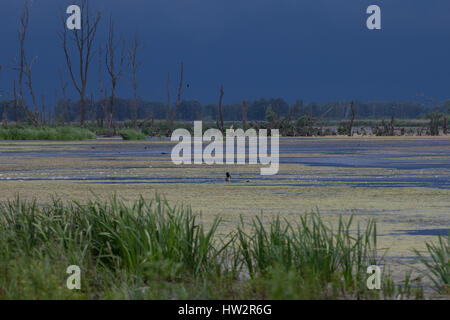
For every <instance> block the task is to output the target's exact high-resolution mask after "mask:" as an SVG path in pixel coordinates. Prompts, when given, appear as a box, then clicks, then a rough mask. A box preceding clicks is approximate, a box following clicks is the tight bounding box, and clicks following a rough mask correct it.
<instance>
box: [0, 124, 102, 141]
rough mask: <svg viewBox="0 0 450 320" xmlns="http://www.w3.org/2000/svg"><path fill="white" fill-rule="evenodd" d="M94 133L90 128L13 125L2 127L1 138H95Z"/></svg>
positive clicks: (0, 129)
mask: <svg viewBox="0 0 450 320" xmlns="http://www.w3.org/2000/svg"><path fill="white" fill-rule="evenodd" d="M95 138H96V136H95V134H94V133H92V132H91V131H89V130H88V129H84V128H78V127H72V126H61V127H46V126H41V127H33V126H11V127H3V128H0V140H57V141H75V140H87V139H95Z"/></svg>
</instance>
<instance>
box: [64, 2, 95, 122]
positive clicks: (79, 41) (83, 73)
mask: <svg viewBox="0 0 450 320" xmlns="http://www.w3.org/2000/svg"><path fill="white" fill-rule="evenodd" d="M81 14H82V19H81V21H82V22H81V30H77V29H75V30H74V31H73V37H72V38H71V40H72V42H74V43H75V46H76V48H77V51H78V54H77V58H78V60H79V74H77V75H75V71H74V68H73V65H72V59H71V56H70V54H69V52H70V48H69V47H68V37H67V28H66V23H65V19H64V16H63V17H62V27H63V32H62V35H61V38H62V42H63V49H64V55H65V57H66V64H67V68H68V70H69V74H70V77H71V79H72V83H73V85H74V87H75V89H76V91H77V92H78V94H79V95H80V102H81V113H80V125H84V119H85V110H86V87H87V80H88V71H89V65H90V63H91V61H92V58H93V56H94V55H95V52H94V50H93V44H94V39H95V34H96V33H97V27H98V24H99V22H100V18H101V15H100V12H98V13H97V14H96V16H95V17H93V16H91V15H90V13H89V5H88V1H87V0H82V2H81ZM77 76H78V77H77ZM77 78H78V79H77Z"/></svg>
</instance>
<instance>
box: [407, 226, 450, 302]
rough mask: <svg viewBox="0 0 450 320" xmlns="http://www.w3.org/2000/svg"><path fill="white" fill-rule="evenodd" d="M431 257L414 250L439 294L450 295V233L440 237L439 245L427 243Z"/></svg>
mask: <svg viewBox="0 0 450 320" xmlns="http://www.w3.org/2000/svg"><path fill="white" fill-rule="evenodd" d="M425 245H426V250H427V253H428V255H429V256H424V255H423V254H422V253H421V252H420V251H418V250H414V252H415V253H416V255H417V256H418V257H419V260H420V261H421V262H422V263H423V265H424V266H425V271H424V272H425V275H426V276H427V277H428V278H429V279H430V280H431V281H432V283H433V285H434V288H435V289H436V291H438V292H439V293H444V294H450V261H449V257H450V233H449V234H448V235H447V236H442V235H439V236H438V241H437V243H435V242H426V243H425Z"/></svg>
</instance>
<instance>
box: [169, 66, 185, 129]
mask: <svg viewBox="0 0 450 320" xmlns="http://www.w3.org/2000/svg"><path fill="white" fill-rule="evenodd" d="M183 66H184V64H183V61H181V65H180V84H179V86H178V92H177V100H176V101H175V106H174V107H173V111H172V114H171V116H170V120H169V122H170V123H169V126H170V128H171V129H172V128H173V122H174V121H175V119H176V117H177V112H178V108H179V107H180V104H181V92H182V90H183Z"/></svg>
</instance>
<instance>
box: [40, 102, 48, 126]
mask: <svg viewBox="0 0 450 320" xmlns="http://www.w3.org/2000/svg"><path fill="white" fill-rule="evenodd" d="M41 99H42V116H41V121H42V124H43V125H45V124H46V119H45V117H46V116H47V113H46V112H45V98H44V95H41Z"/></svg>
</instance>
